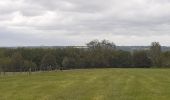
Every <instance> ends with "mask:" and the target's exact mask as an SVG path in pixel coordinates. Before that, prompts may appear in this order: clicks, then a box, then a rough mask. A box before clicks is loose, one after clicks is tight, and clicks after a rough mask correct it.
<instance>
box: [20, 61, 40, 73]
mask: <svg viewBox="0 0 170 100" xmlns="http://www.w3.org/2000/svg"><path fill="white" fill-rule="evenodd" d="M23 67H24V70H25V71H29V70H30V69H31V70H32V71H35V70H36V68H37V65H36V64H35V63H34V62H32V61H28V60H25V61H24V64H23Z"/></svg>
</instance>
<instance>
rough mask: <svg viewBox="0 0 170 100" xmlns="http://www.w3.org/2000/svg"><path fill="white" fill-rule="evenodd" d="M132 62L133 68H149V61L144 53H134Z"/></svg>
mask: <svg viewBox="0 0 170 100" xmlns="http://www.w3.org/2000/svg"><path fill="white" fill-rule="evenodd" d="M132 61H133V66H134V67H140V68H146V67H147V68H148V67H151V59H149V57H148V55H147V52H146V51H134V52H133V60H132Z"/></svg>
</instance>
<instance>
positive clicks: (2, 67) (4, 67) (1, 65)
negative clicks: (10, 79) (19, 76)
mask: <svg viewBox="0 0 170 100" xmlns="http://www.w3.org/2000/svg"><path fill="white" fill-rule="evenodd" d="M10 66H11V59H10V58H8V57H5V58H1V59H0V72H3V73H4V74H5V72H7V71H10Z"/></svg>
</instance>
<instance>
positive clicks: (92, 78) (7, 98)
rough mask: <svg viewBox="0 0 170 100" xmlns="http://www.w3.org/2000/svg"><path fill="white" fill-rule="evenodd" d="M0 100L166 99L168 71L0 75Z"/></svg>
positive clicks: (169, 94) (169, 86)
mask: <svg viewBox="0 0 170 100" xmlns="http://www.w3.org/2000/svg"><path fill="white" fill-rule="evenodd" d="M0 100H170V69H89V70H71V71H64V72H45V73H35V74H32V75H31V76H28V75H15V76H12V75H10V76H1V77H0Z"/></svg>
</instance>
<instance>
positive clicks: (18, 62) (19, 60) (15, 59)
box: [11, 52, 24, 71]
mask: <svg viewBox="0 0 170 100" xmlns="http://www.w3.org/2000/svg"><path fill="white" fill-rule="evenodd" d="M23 64H24V59H23V57H22V55H21V54H20V53H19V52H16V53H14V54H13V55H12V57H11V66H12V69H13V71H22V69H23V68H22V67H23Z"/></svg>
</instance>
